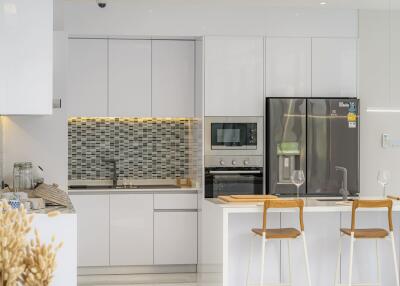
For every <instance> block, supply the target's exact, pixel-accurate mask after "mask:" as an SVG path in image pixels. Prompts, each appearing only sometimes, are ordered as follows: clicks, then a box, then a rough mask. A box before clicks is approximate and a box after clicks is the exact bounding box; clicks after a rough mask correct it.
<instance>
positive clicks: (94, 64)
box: [67, 39, 108, 116]
mask: <svg viewBox="0 0 400 286" xmlns="http://www.w3.org/2000/svg"><path fill="white" fill-rule="evenodd" d="M68 44H69V45H68V54H69V59H68V86H67V113H68V115H69V116H107V115H108V91H107V90H108V43H107V40H103V39H69V41H68Z"/></svg>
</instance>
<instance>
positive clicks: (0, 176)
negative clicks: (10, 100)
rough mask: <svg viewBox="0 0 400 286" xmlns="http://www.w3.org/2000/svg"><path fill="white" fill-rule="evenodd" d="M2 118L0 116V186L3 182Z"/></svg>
mask: <svg viewBox="0 0 400 286" xmlns="http://www.w3.org/2000/svg"><path fill="white" fill-rule="evenodd" d="M3 163H4V162H3V117H2V116H0V184H1V182H2V181H3Z"/></svg>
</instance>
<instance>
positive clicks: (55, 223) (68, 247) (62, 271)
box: [28, 208, 77, 286]
mask: <svg viewBox="0 0 400 286" xmlns="http://www.w3.org/2000/svg"><path fill="white" fill-rule="evenodd" d="M60 209H61V211H62V213H61V214H59V215H57V216H55V217H49V216H48V215H47V213H35V214H34V216H35V217H34V219H33V222H32V231H31V233H29V237H28V239H32V238H33V237H34V229H35V228H36V229H37V230H38V231H39V234H40V239H41V242H42V243H46V244H48V243H50V242H51V238H52V236H53V235H54V236H55V238H56V244H58V243H59V242H61V241H62V242H63V243H64V245H63V247H62V248H61V249H60V250H59V251H58V253H57V256H56V263H57V268H56V270H55V272H54V278H53V281H52V283H51V286H76V285H77V221H76V214H75V212H74V211H72V210H69V209H67V208H60ZM45 212H47V209H46V210H45Z"/></svg>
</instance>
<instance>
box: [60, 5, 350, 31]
mask: <svg viewBox="0 0 400 286" xmlns="http://www.w3.org/2000/svg"><path fill="white" fill-rule="evenodd" d="M107 2H108V4H107V8H104V9H100V8H98V7H97V5H96V4H95V1H88V0H82V1H74V0H69V1H66V2H65V7H64V8H65V30H66V31H68V32H69V33H71V34H76V35H121V36H126V35H128V36H132V35H145V36H150V35H152V36H201V35H269V36H294V37H298V36H314V37H356V36H357V11H356V10H333V9H319V8H318V9H312V8H311V9H277V8H270V7H267V6H266V5H265V3H263V2H264V1H258V2H256V1H232V0H230V1H220V0H201V1H188V0H168V1H165V0H135V1H132V0H112V1H107Z"/></svg>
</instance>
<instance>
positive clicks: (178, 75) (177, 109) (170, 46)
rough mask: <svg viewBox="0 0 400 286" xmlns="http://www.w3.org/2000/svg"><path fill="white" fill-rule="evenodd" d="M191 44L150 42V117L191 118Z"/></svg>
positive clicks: (192, 75) (192, 53)
mask: <svg viewBox="0 0 400 286" xmlns="http://www.w3.org/2000/svg"><path fill="white" fill-rule="evenodd" d="M194 61H195V58H194V41H170V40H155V41H152V99H153V104H152V106H153V112H152V116H153V117H193V116H194V89H195V87H194Z"/></svg>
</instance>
